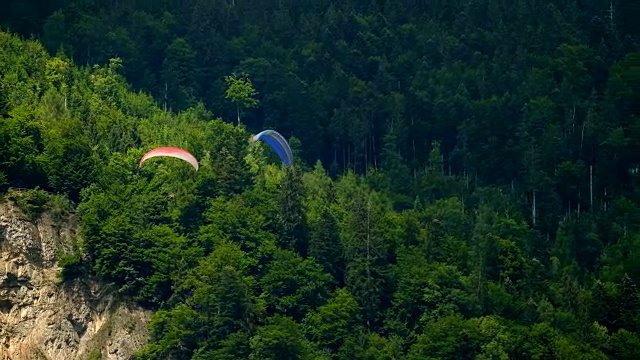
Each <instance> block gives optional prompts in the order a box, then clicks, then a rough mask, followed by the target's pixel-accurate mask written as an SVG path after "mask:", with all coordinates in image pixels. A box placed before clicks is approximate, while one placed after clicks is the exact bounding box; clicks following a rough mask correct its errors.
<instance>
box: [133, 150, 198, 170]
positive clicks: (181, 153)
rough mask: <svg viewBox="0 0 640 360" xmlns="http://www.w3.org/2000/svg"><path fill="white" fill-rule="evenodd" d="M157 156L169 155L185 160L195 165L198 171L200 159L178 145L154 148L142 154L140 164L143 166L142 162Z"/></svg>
mask: <svg viewBox="0 0 640 360" xmlns="http://www.w3.org/2000/svg"><path fill="white" fill-rule="evenodd" d="M156 156H169V157H174V158H177V159H181V160H184V161H186V162H188V163H189V164H191V166H193V167H194V168H195V169H196V171H198V160H196V158H195V157H194V156H193V155H191V153H189V152H188V151H186V150H184V149H180V148H176V147H159V148H156V149H153V150H151V151H149V152H148V153H146V154H144V156H142V159H140V164H139V165H138V166H139V167H140V166H142V163H144V162H145V161H147V160H148V159H151V158H153V157H156Z"/></svg>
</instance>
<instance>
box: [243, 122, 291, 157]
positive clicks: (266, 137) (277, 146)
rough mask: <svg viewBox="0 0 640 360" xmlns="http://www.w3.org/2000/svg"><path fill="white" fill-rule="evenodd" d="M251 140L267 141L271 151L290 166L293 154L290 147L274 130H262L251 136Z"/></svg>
mask: <svg viewBox="0 0 640 360" xmlns="http://www.w3.org/2000/svg"><path fill="white" fill-rule="evenodd" d="M251 139H252V141H258V140H262V141H264V142H265V143H267V144H268V145H269V146H270V147H271V149H273V151H275V153H276V154H277V155H278V157H280V160H282V162H284V164H285V165H287V166H291V165H292V164H293V154H292V152H291V147H290V146H289V143H288V142H287V140H285V138H284V137H283V136H282V135H280V133H278V132H277V131H275V130H264V131H262V132H260V133H258V134H256V135H254V136H253V137H252V138H251Z"/></svg>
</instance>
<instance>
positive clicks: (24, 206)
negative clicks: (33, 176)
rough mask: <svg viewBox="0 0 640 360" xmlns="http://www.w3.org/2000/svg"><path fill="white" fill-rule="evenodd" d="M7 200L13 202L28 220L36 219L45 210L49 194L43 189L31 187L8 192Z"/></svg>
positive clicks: (49, 197) (49, 198) (48, 201)
mask: <svg viewBox="0 0 640 360" xmlns="http://www.w3.org/2000/svg"><path fill="white" fill-rule="evenodd" d="M9 200H11V201H13V202H15V204H16V205H17V206H18V208H19V209H20V210H21V211H22V212H23V213H24V214H25V215H26V216H27V219H28V220H31V221H36V220H38V219H39V218H40V216H41V215H42V214H43V213H44V212H45V211H46V210H47V207H48V205H49V203H50V201H51V195H50V194H49V193H47V192H46V191H44V190H40V189H37V188H36V189H31V190H26V191H16V192H11V193H10V194H9Z"/></svg>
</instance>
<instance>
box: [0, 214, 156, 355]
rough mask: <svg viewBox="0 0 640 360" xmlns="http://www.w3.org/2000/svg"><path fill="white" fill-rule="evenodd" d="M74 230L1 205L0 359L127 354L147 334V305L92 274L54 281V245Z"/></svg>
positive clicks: (62, 244)
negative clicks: (139, 304)
mask: <svg viewBox="0 0 640 360" xmlns="http://www.w3.org/2000/svg"><path fill="white" fill-rule="evenodd" d="M74 229H75V224H73V221H72V219H69V221H67V222H66V224H65V225H64V226H56V225H55V224H54V222H53V221H52V219H51V218H50V216H49V215H48V214H47V213H45V214H44V215H43V216H42V217H41V218H40V220H38V221H37V222H36V223H35V224H34V223H33V222H30V221H28V220H26V218H25V217H24V216H23V215H22V214H21V212H20V211H19V209H17V208H16V207H15V206H14V205H13V204H12V203H10V202H4V203H1V204H0V360H31V359H34V360H35V359H47V360H58V359H60V360H63V359H64V360H72V359H91V360H96V359H114V360H115V359H117V360H124V359H129V358H130V357H131V354H132V353H133V352H134V351H135V350H137V349H139V348H140V347H141V346H143V345H144V343H145V342H146V341H147V323H148V321H149V316H150V313H149V312H148V311H145V310H142V309H140V308H139V307H137V306H135V305H132V304H127V303H125V302H122V301H119V300H118V297H117V295H116V293H115V291H113V290H112V289H109V288H108V287H107V286H105V285H103V284H100V283H98V282H97V281H95V280H91V279H81V280H76V281H72V282H69V283H67V284H63V285H58V284H57V282H56V281H57V279H56V272H57V271H58V270H59V267H58V266H57V264H56V257H55V256H56V252H57V250H58V249H60V248H63V247H68V246H69V244H70V239H71V238H72V237H73V236H75V232H74Z"/></svg>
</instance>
